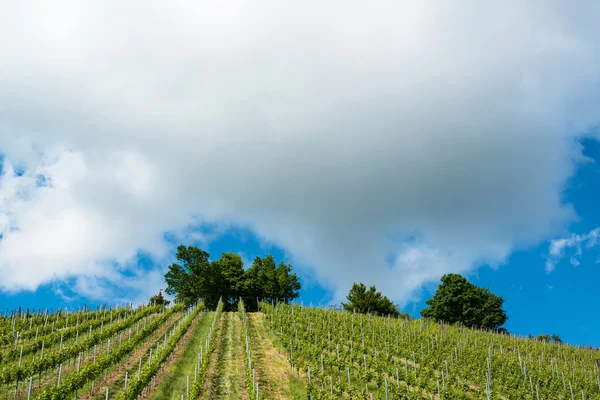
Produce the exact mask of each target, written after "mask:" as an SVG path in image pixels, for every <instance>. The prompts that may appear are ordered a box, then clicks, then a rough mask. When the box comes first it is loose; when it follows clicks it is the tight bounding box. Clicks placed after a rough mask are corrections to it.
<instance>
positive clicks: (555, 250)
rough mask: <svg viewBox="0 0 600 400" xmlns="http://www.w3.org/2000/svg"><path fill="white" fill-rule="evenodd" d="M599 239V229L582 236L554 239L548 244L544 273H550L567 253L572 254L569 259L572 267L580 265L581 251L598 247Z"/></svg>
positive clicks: (574, 235)
mask: <svg viewBox="0 0 600 400" xmlns="http://www.w3.org/2000/svg"><path fill="white" fill-rule="evenodd" d="M599 239H600V228H596V229H593V230H591V231H590V232H588V233H586V234H584V235H576V234H573V235H570V236H568V237H566V238H559V239H554V240H552V241H551V242H550V246H549V249H548V258H547V260H546V272H548V273H550V272H552V271H554V268H556V264H558V263H559V262H560V260H562V259H563V258H564V257H566V255H567V253H573V254H572V255H571V257H570V259H569V262H570V263H571V265H572V266H574V267H577V266H579V264H580V263H581V261H580V260H581V256H582V255H583V249H591V248H593V247H596V246H597V245H598V240H599Z"/></svg>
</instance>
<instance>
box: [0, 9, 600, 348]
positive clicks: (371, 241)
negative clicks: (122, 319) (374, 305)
mask: <svg viewBox="0 0 600 400" xmlns="http://www.w3.org/2000/svg"><path fill="white" fill-rule="evenodd" d="M599 13H600V4H598V3H597V2H593V1H589V2H578V3H577V5H574V4H569V3H565V2H547V1H531V2H520V1H504V2H496V3H492V2H485V3H482V2H477V1H454V2H421V3H418V2H412V3H411V2H400V3H398V2H396V3H393V2H387V1H379V0H375V1H372V2H368V3H365V2H358V1H353V0H352V1H340V0H332V1H329V2H326V3H323V2H316V1H313V0H303V1H295V0H292V1H289V2H274V1H261V0H259V1H252V2H250V1H241V0H234V1H231V2H220V1H211V0H209V1H205V2H202V3H197V2H196V3H192V2H186V1H171V2H169V5H168V7H167V6H166V5H165V3H160V2H141V1H132V2H128V3H126V4H124V3H123V2H118V1H105V2H101V3H95V4H91V3H82V2H76V3H73V2H68V1H60V0H58V1H55V2H52V4H49V3H44V2H32V3H23V2H8V1H1V0H0V154H1V155H2V156H1V164H2V169H1V172H2V173H1V176H0V235H1V239H0V309H5V308H14V307H18V306H19V305H21V306H24V307H35V308H39V307H44V308H46V307H48V308H57V307H62V306H67V307H71V308H72V307H77V306H79V305H81V304H100V303H104V302H107V303H110V304H113V303H115V304H116V303H119V302H128V301H131V302H134V303H139V302H142V301H144V300H145V299H147V298H148V297H149V296H150V295H152V294H154V293H156V292H157V291H158V290H159V289H160V288H164V280H163V275H164V273H165V271H166V269H167V266H168V265H169V264H170V263H172V262H174V261H175V258H174V254H175V250H176V246H177V245H178V244H187V245H191V244H193V245H197V246H200V247H202V248H203V249H205V250H207V251H209V252H210V253H211V255H212V256H213V258H218V257H219V256H220V254H221V253H222V252H226V251H232V252H235V253H239V254H240V255H242V257H243V259H244V260H246V261H247V262H248V263H249V262H250V261H251V260H252V259H253V258H254V257H255V256H263V255H265V254H269V253H271V254H273V255H274V256H275V257H276V259H277V260H278V261H279V260H283V261H286V262H289V263H291V264H292V265H293V266H294V270H295V271H296V272H297V273H298V275H299V276H300V278H301V281H302V283H303V288H302V291H301V296H300V298H299V301H302V302H304V303H305V304H308V303H313V304H317V305H318V304H323V305H325V304H332V303H337V304H339V302H340V301H343V299H344V297H345V295H346V293H347V291H348V290H349V288H350V286H351V285H352V283H353V282H364V283H365V284H367V285H372V284H374V285H376V287H377V288H378V289H379V290H381V291H382V292H383V293H384V294H386V295H388V296H389V297H390V298H391V299H392V300H394V301H395V302H396V303H397V304H398V305H399V306H400V307H401V308H402V309H404V310H407V311H409V312H410V313H412V314H414V315H415V316H417V315H418V313H419V311H420V309H422V308H423V306H424V301H425V300H426V299H427V298H429V297H430V296H431V295H432V293H433V292H434V291H435V288H436V285H437V283H438V282H439V279H440V277H441V276H442V275H443V274H445V273H461V274H464V275H465V276H467V277H468V278H469V279H470V280H471V281H472V282H474V283H476V284H478V285H481V286H485V287H489V288H490V289H491V290H492V292H494V293H496V294H498V295H500V296H502V297H503V298H504V299H505V306H506V310H507V313H508V316H509V320H508V322H507V324H506V327H507V329H508V330H509V331H511V332H515V333H519V334H523V335H525V334H527V333H532V334H538V333H556V334H560V335H561V337H562V338H563V339H564V340H566V341H568V342H571V343H576V344H589V345H595V346H600V338H598V336H597V335H595V334H594V332H595V331H597V330H598V329H600V321H597V319H594V318H593V315H595V314H596V306H595V304H597V303H598V300H599V295H598V291H597V290H595V287H594V286H595V285H594V282H598V280H599V279H600V269H599V263H598V261H599V260H600V259H599V254H598V247H599V246H598V236H599V235H600V230H599V227H600V211H597V203H598V199H599V198H600V186H599V183H600V182H599V175H598V174H599V172H598V171H599V170H600V167H598V161H599V160H600V155H599V150H598V148H599V147H598V140H599V139H600V129H599V127H600V90H599V89H600V74H599V73H598V68H597V66H598V65H599V61H600V41H598V40H597V38H598V37H600V27H599V26H598V24H597V18H596V16H597V15H600V14H599Z"/></svg>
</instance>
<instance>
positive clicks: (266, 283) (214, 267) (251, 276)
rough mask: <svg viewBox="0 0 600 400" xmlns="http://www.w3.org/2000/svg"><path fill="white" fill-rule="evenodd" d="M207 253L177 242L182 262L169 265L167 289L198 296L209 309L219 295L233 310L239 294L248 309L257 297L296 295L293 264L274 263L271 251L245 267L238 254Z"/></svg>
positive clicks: (284, 298)
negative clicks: (213, 255) (212, 256)
mask: <svg viewBox="0 0 600 400" xmlns="http://www.w3.org/2000/svg"><path fill="white" fill-rule="evenodd" d="M209 257H210V254H209V253H207V252H205V251H203V250H201V249H199V248H197V247H194V246H188V247H185V246H178V247H177V260H179V261H180V262H181V265H180V264H177V263H175V264H172V265H170V266H169V271H168V272H167V273H166V274H165V280H166V282H167V285H168V287H167V289H166V292H167V293H168V294H171V295H173V294H174V295H175V296H176V298H177V299H178V300H182V301H185V302H193V301H196V300H197V299H199V298H200V299H202V300H203V301H204V304H205V305H206V306H207V307H208V308H211V309H214V308H215V307H216V306H217V303H218V302H219V298H221V297H222V298H223V303H224V307H225V309H226V310H235V309H236V307H237V302H238V301H239V298H240V297H241V298H242V299H243V300H244V304H245V306H246V308H248V309H249V310H252V309H257V307H258V304H257V298H258V299H260V300H265V301H281V302H285V303H289V302H290V301H291V300H293V299H295V298H297V297H298V290H300V282H299V281H298V277H297V276H296V274H295V273H292V266H291V265H288V264H285V263H283V262H281V263H279V265H277V264H276V263H275V260H274V258H273V256H272V255H270V254H269V255H267V256H265V257H264V258H260V257H256V258H255V259H254V262H253V263H252V266H251V267H250V268H248V269H247V270H244V263H243V261H242V258H241V257H240V256H239V255H238V254H234V253H223V254H222V255H221V258H219V259H218V260H215V261H210V260H209Z"/></svg>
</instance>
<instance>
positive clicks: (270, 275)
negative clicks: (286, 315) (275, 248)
mask: <svg viewBox="0 0 600 400" xmlns="http://www.w3.org/2000/svg"><path fill="white" fill-rule="evenodd" d="M300 287H301V286H300V282H299V280H298V276H296V274H295V273H292V266H291V265H288V264H284V263H283V262H281V263H279V266H276V264H275V260H274V258H273V256H272V255H270V254H268V255H267V256H265V258H260V257H256V258H255V259H254V262H253V263H252V266H251V267H250V268H248V270H247V271H246V274H245V275H244V283H243V290H242V292H243V296H242V297H243V298H244V304H245V306H246V307H247V308H248V309H250V310H257V309H258V304H257V299H259V300H264V301H267V302H271V301H277V302H282V303H286V304H287V303H289V302H290V301H292V300H294V299H295V298H297V297H298V290H300Z"/></svg>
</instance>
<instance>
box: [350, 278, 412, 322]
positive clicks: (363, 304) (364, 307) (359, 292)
mask: <svg viewBox="0 0 600 400" xmlns="http://www.w3.org/2000/svg"><path fill="white" fill-rule="evenodd" d="M346 298H347V299H348V303H342V306H343V307H344V309H345V310H347V311H355V312H357V313H361V314H369V313H372V314H378V315H392V316H395V317H399V316H400V312H399V311H398V307H396V305H395V304H394V303H392V301H391V300H390V299H388V298H387V297H386V296H384V295H382V294H381V292H378V291H377V289H376V288H375V286H371V287H370V288H369V290H367V287H366V286H365V285H364V284H363V283H354V284H353V285H352V288H351V289H350V292H348V296H346ZM404 316H407V315H404Z"/></svg>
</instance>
